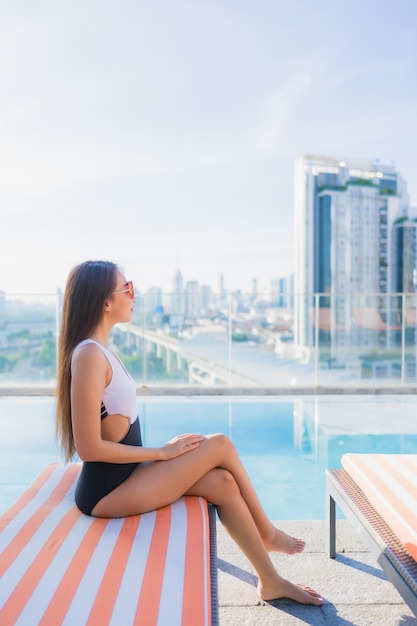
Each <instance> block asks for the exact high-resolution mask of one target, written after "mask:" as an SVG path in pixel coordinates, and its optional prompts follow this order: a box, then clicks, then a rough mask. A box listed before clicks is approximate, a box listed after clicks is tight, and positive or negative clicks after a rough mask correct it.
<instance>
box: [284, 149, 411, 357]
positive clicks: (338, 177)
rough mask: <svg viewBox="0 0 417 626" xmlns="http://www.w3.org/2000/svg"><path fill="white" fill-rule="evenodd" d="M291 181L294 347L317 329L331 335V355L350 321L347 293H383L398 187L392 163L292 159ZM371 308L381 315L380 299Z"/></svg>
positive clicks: (305, 343) (402, 201) (403, 205)
mask: <svg viewBox="0 0 417 626" xmlns="http://www.w3.org/2000/svg"><path fill="white" fill-rule="evenodd" d="M294 183H295V188H294V217H295V277H294V290H295V294H296V297H295V302H294V343H295V345H296V346H298V347H299V348H301V349H302V348H304V347H311V346H314V344H315V341H316V329H315V326H316V325H317V326H318V330H320V328H321V329H325V332H327V333H328V335H329V336H330V337H331V341H330V342H329V345H330V346H331V350H332V353H333V356H334V355H335V354H336V355H337V353H340V351H343V348H344V344H345V341H346V337H347V332H346V331H347V330H350V327H351V324H352V319H353V307H354V300H353V299H350V296H357V295H358V294H374V295H375V294H384V293H387V292H388V290H389V288H390V284H389V264H390V255H391V250H390V246H391V239H390V237H389V231H390V226H391V225H392V223H393V222H394V220H395V219H397V218H399V217H401V216H404V215H407V210H408V194H407V188H406V183H405V181H404V180H403V179H402V178H401V176H400V175H399V174H398V172H397V171H396V168H395V166H394V165H393V164H391V165H384V164H381V163H379V161H366V160H353V159H349V160H341V159H335V158H327V157H319V156H304V157H301V158H299V159H298V160H297V161H296V163H295V178H294ZM314 294H322V295H321V296H320V297H319V299H317V297H314ZM356 302H358V301H357V300H356ZM368 304H369V302H368ZM372 306H375V307H376V310H377V311H376V315H379V314H380V315H382V316H384V315H385V314H386V311H384V307H385V306H386V299H385V300H384V299H382V298H379V299H378V298H376V299H375V300H374V301H373V302H372ZM368 308H369V307H368ZM318 311H319V312H320V317H321V320H322V322H321V321H320V319H318V316H317V312H318ZM372 337H375V333H374V334H373V335H372V334H369V337H368V336H367V338H366V339H365V343H368V344H369V341H372V340H373V339H372ZM368 340H369V341H368Z"/></svg>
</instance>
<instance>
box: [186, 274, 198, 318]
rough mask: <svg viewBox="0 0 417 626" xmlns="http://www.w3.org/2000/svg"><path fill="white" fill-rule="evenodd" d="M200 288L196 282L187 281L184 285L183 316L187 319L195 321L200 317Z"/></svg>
mask: <svg viewBox="0 0 417 626" xmlns="http://www.w3.org/2000/svg"><path fill="white" fill-rule="evenodd" d="M200 309H201V297H200V286H199V284H198V281H196V280H188V281H187V283H186V285H185V314H186V317H187V318H188V319H197V318H198V317H199V315H200Z"/></svg>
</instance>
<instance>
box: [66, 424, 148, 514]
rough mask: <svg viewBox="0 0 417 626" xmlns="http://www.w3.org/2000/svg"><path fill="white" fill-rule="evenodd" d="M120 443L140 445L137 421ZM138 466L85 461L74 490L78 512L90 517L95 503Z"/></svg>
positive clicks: (134, 464) (136, 464) (135, 464)
mask: <svg viewBox="0 0 417 626" xmlns="http://www.w3.org/2000/svg"><path fill="white" fill-rule="evenodd" d="M120 443H123V444H126V445H129V446H141V445H142V436H141V432H140V424H139V419H136V420H135V421H134V422H133V424H131V426H130V428H129V430H128V433H127V435H126V436H125V437H123V439H122V440H121V441H120ZM138 465H139V463H103V462H101V461H85V462H84V463H83V465H82V468H81V472H80V476H79V478H78V483H77V486H76V488H75V503H76V505H77V506H78V508H79V509H80V511H82V512H83V513H85V514H86V515H91V511H92V510H93V509H94V507H95V506H96V504H97V502H99V501H100V500H101V499H102V498H104V496H107V495H108V494H109V493H110V492H111V491H113V489H116V487H118V486H119V485H121V484H122V483H123V482H124V481H125V480H126V478H128V477H129V476H130V474H131V473H132V472H133V470H134V469H135V467H137V466H138Z"/></svg>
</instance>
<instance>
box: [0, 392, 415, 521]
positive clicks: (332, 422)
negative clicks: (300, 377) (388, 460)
mask: <svg viewBox="0 0 417 626" xmlns="http://www.w3.org/2000/svg"><path fill="white" fill-rule="evenodd" d="M416 405H417V401H416V399H415V397H413V396H379V397H378V396H371V397H367V396H360V397H359V396H356V397H353V396H337V397H336V396H331V397H330V396H326V397H299V398H295V397H280V398H277V397H263V398H248V397H246V398H245V397H241V398H237V397H234V398H227V397H224V396H223V397H221V396H217V397H214V398H213V397H210V398H202V397H182V398H172V397H163V398H160V397H158V398H156V397H154V398H144V399H142V398H138V412H139V415H140V420H141V426H142V435H143V439H144V445H149V446H159V445H162V444H163V443H165V442H166V441H168V440H169V439H171V438H172V437H174V436H175V435H177V434H181V433H185V432H198V433H210V432H211V433H213V432H222V433H225V434H227V435H228V436H230V438H231V439H232V440H233V442H234V444H235V446H236V448H237V450H238V452H239V454H240V456H241V459H242V461H243V463H244V465H245V467H246V469H247V471H248V473H249V475H250V477H251V479H252V481H253V483H254V485H255V488H256V490H257V492H258V494H259V497H260V499H261V501H262V503H263V505H264V507H265V510H266V511H267V514H268V515H269V517H270V518H271V519H275V520H289V519H294V520H295V519H297V520H303V519H304V520H314V519H324V517H325V481H324V474H325V469H326V468H328V467H340V466H341V461H340V459H341V456H342V454H344V453H345V452H384V453H415V452H416V451H417V420H416V419H415V414H416ZM54 407H55V399H54V398H37V397H35V398H34V397H31V398H23V397H21V398H5V397H3V398H0V486H1V489H0V513H1V512H3V511H4V510H5V509H6V508H7V507H8V506H10V504H11V503H12V502H13V501H14V500H15V499H16V498H17V497H18V496H19V495H20V494H21V493H22V491H23V490H24V488H25V487H26V486H27V485H28V484H29V483H30V482H31V481H32V480H33V479H34V478H35V477H36V475H37V474H38V473H39V472H40V471H41V470H42V469H43V468H44V467H45V465H47V464H48V463H53V462H56V461H59V460H60V458H59V454H58V451H57V447H56V443H55V440H54Z"/></svg>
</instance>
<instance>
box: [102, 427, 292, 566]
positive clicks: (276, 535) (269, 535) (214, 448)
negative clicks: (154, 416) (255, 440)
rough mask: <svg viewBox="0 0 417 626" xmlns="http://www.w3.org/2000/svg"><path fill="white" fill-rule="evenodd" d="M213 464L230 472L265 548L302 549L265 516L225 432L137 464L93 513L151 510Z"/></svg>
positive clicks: (174, 496)
mask: <svg viewBox="0 0 417 626" xmlns="http://www.w3.org/2000/svg"><path fill="white" fill-rule="evenodd" d="M215 467H221V468H224V469H227V470H228V471H229V472H230V473H231V474H232V475H233V477H234V479H235V481H236V482H237V484H238V486H239V489H240V491H241V493H242V496H243V498H244V500H245V502H246V504H247V506H248V508H249V510H250V512H251V514H252V517H253V519H254V521H255V524H256V526H257V528H258V531H259V533H260V535H261V537H262V540H263V542H264V545H265V547H266V549H267V550H268V551H270V552H273V551H277V552H284V553H285V554H297V553H299V552H301V551H302V550H303V549H304V546H305V542H304V541H302V540H301V539H298V538H294V537H290V536H289V535H287V534H286V533H284V532H283V531H281V530H279V529H277V528H275V526H274V525H273V524H272V523H271V521H270V520H269V519H268V517H267V515H266V514H265V511H264V510H263V507H262V505H261V503H260V501H259V498H258V496H257V495H256V492H255V490H254V488H253V485H252V483H251V481H250V479H249V477H248V475H247V473H246V470H245V468H244V467H243V465H242V462H241V460H240V458H239V456H238V454H237V452H236V449H235V447H234V445H233V443H232V442H231V441H230V439H229V438H228V437H226V436H225V435H208V436H207V438H206V439H205V440H204V441H203V442H202V443H201V444H200V445H199V446H198V447H197V448H195V449H194V450H192V451H190V452H187V453H185V454H183V455H182V456H179V457H176V458H174V459H170V460H169V461H158V462H153V463H143V464H141V465H139V466H138V467H137V469H136V470H135V471H134V472H133V474H132V475H131V476H130V477H129V478H128V479H127V481H125V482H124V483H123V484H122V485H120V486H119V487H118V488H117V489H115V490H114V491H113V492H111V493H110V494H109V495H108V496H106V497H105V498H103V499H102V500H101V501H100V502H99V503H98V504H97V505H96V506H95V507H94V509H93V514H94V515H97V516H99V517H117V516H119V517H124V516H126V515H135V514H136V513H143V512H145V511H152V510H154V509H157V508H159V507H161V506H164V505H165V504H170V503H171V502H173V501H174V500H177V499H178V498H179V497H181V496H182V495H184V494H185V493H186V492H187V490H188V489H189V488H190V487H191V486H192V485H194V483H196V482H197V481H198V480H199V479H200V478H202V476H204V475H205V474H206V473H207V472H208V471H209V470H211V469H214V468H215ZM132 493H135V497H133V498H132Z"/></svg>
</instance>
